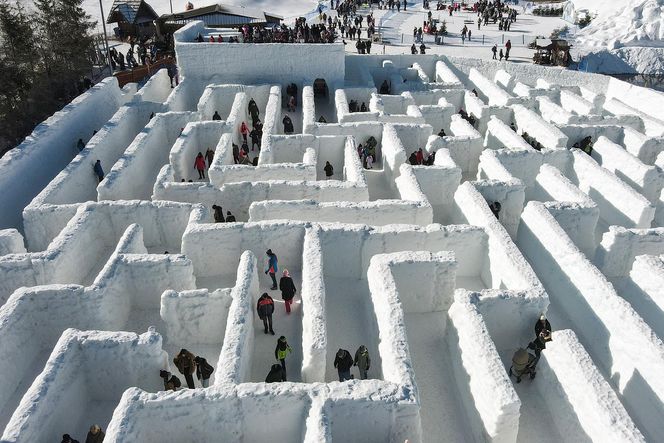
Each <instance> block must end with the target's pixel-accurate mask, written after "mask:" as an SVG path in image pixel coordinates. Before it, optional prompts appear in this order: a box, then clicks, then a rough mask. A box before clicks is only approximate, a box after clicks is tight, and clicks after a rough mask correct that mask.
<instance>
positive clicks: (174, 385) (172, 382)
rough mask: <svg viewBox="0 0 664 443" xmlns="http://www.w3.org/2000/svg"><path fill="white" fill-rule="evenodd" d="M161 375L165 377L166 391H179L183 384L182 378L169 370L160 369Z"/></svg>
mask: <svg viewBox="0 0 664 443" xmlns="http://www.w3.org/2000/svg"><path fill="white" fill-rule="evenodd" d="M159 376H160V377H161V378H162V379H164V390H165V391H173V392H175V391H177V389H178V388H179V387H180V386H182V383H181V382H180V379H179V378H177V377H176V376H175V375H173V374H171V373H170V372H168V371H165V370H163V369H162V370H161V371H159Z"/></svg>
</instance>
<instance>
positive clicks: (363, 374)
mask: <svg viewBox="0 0 664 443" xmlns="http://www.w3.org/2000/svg"><path fill="white" fill-rule="evenodd" d="M353 366H357V369H359V370H360V380H366V379H367V371H368V370H369V367H370V366H371V358H369V350H368V349H367V347H366V346H364V345H361V346H360V347H359V348H357V351H355V360H353Z"/></svg>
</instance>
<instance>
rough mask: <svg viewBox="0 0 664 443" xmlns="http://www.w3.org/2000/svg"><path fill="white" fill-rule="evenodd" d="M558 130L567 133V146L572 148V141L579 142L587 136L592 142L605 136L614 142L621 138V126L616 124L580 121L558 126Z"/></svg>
mask: <svg viewBox="0 0 664 443" xmlns="http://www.w3.org/2000/svg"><path fill="white" fill-rule="evenodd" d="M560 131H562V132H563V133H564V134H565V135H567V138H568V139H567V148H572V147H573V146H574V143H577V142H581V140H583V139H584V138H585V137H588V136H590V138H591V139H592V141H593V142H595V141H597V139H599V138H600V137H605V138H607V139H609V140H611V141H612V142H614V143H620V142H621V140H622V138H623V127H622V126H617V125H605V124H590V123H582V124H580V125H563V126H560Z"/></svg>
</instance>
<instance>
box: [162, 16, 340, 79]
mask: <svg viewBox="0 0 664 443" xmlns="http://www.w3.org/2000/svg"><path fill="white" fill-rule="evenodd" d="M199 32H201V33H203V34H207V33H209V32H213V30H212V29H209V30H208V28H205V27H204V25H203V22H199V21H196V22H192V23H190V24H188V25H186V26H185V27H184V28H182V29H180V30H178V31H177V32H176V33H175V34H173V37H174V40H175V53H176V54H177V60H178V66H179V67H180V75H181V76H184V77H198V78H203V79H205V78H211V77H214V76H220V77H222V78H224V79H225V81H227V82H238V83H245V84H256V83H267V82H276V83H281V84H287V83H288V82H291V81H293V73H294V72H297V73H298V76H299V78H300V79H301V81H302V83H310V84H311V83H313V82H314V80H316V79H317V78H322V79H325V80H326V81H327V83H328V84H330V83H343V81H344V76H345V67H344V66H345V56H344V46H343V45H342V44H341V43H338V44H332V45H330V46H329V47H326V48H325V51H321V50H320V45H315V44H306V43H303V44H298V45H282V44H278V43H261V44H254V43H243V44H241V45H238V44H233V43H208V42H204V43H198V42H196V41H195V37H196V35H197V34H198V33H199ZM248 55H250V56H251V57H250V58H249V59H248V58H247V57H248ZM229 60H244V61H245V62H244V63H229V62H228V61H229ZM274 60H279V61H280V62H279V64H278V65H277V66H275V65H274V63H273V62H274Z"/></svg>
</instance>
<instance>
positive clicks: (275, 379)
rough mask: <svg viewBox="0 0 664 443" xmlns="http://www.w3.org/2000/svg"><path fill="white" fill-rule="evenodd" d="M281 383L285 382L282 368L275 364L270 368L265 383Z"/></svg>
mask: <svg viewBox="0 0 664 443" xmlns="http://www.w3.org/2000/svg"><path fill="white" fill-rule="evenodd" d="M282 381H286V375H285V374H284V368H282V367H281V365H280V364H279V363H275V364H273V365H272V368H270V372H269V373H268V374H267V377H265V383H279V382H282Z"/></svg>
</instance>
